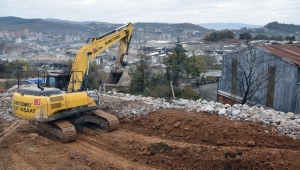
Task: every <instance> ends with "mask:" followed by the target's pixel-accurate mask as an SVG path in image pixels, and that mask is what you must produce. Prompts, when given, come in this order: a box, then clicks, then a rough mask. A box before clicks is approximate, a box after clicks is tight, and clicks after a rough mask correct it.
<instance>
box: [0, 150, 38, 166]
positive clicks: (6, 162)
mask: <svg viewBox="0 0 300 170" xmlns="http://www.w3.org/2000/svg"><path fill="white" fill-rule="evenodd" d="M0 158H1V164H0V167H1V165H2V166H3V167H2V168H3V170H14V169H22V170H35V169H36V168H34V167H32V166H31V165H30V164H28V163H27V162H26V161H24V158H20V157H19V156H18V155H17V154H15V153H13V152H11V151H9V150H2V151H1V152H0Z"/></svg>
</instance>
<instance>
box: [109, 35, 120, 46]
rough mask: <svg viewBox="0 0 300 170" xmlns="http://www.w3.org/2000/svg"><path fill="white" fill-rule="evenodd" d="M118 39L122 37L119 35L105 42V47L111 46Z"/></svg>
mask: <svg viewBox="0 0 300 170" xmlns="http://www.w3.org/2000/svg"><path fill="white" fill-rule="evenodd" d="M118 38H120V35H117V36H115V37H113V38H112V39H110V40H108V41H106V42H105V45H107V44H109V43H111V42H113V41H115V40H116V39H118Z"/></svg>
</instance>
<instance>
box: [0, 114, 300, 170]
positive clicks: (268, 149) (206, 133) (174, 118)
mask: <svg viewBox="0 0 300 170" xmlns="http://www.w3.org/2000/svg"><path fill="white" fill-rule="evenodd" d="M119 120H120V128H119V130H117V131H114V132H110V133H106V132H104V131H101V130H99V129H96V128H93V127H84V128H81V129H80V130H78V137H77V140H76V141H75V142H72V143H60V142H59V141H56V140H55V139H51V138H49V137H47V136H45V135H43V134H40V133H38V132H37V131H36V130H35V129H34V128H31V126H30V124H29V123H28V121H26V120H16V121H13V122H7V121H3V120H2V121H1V120H0V160H1V162H0V169H22V170H26V169H28V170H33V169H41V170H50V169H51V170H66V169H70V170H73V169H78V170H84V169H85V170H89V169H99V170H105V169H125V170H127V169H135V170H144V169H170V170H175V169H180V170H181V169H185V170H188V169H214V170H215V169H216V170H223V169H224V170H229V169H300V159H299V158H300V152H299V149H300V140H293V139H292V138H290V137H288V136H285V135H282V134H279V132H278V131H277V130H276V127H272V126H267V125H262V124H260V123H254V122H244V121H231V120H228V119H226V118H225V117H220V116H218V115H215V114H209V113H186V112H185V111H183V110H176V109H170V110H157V111H155V112H152V113H150V114H148V115H144V116H140V117H136V118H125V117H119Z"/></svg>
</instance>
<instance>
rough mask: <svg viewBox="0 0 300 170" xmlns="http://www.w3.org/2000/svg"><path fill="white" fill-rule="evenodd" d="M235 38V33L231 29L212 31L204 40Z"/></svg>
mask: <svg viewBox="0 0 300 170" xmlns="http://www.w3.org/2000/svg"><path fill="white" fill-rule="evenodd" d="M233 38H234V33H233V32H232V31H230V30H227V31H224V32H221V31H217V32H212V33H210V34H207V35H205V36H204V38H203V40H205V41H220V40H222V39H233Z"/></svg>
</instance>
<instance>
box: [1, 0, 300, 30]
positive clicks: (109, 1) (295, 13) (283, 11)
mask: <svg viewBox="0 0 300 170" xmlns="http://www.w3.org/2000/svg"><path fill="white" fill-rule="evenodd" d="M0 16H1V17H3V16H16V17H21V18H42V19H45V18H56V19H62V20H71V21H100V22H110V23H127V22H133V23H134V22H168V23H182V22H188V23H194V24H200V23H212V22H226V23H246V24H255V25H265V24H267V23H269V22H272V21H278V22H279V23H286V24H291V23H293V24H297V25H300V0H0Z"/></svg>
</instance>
